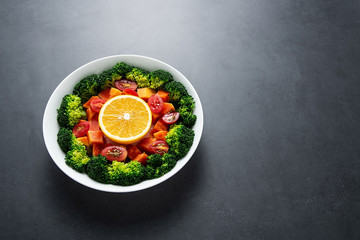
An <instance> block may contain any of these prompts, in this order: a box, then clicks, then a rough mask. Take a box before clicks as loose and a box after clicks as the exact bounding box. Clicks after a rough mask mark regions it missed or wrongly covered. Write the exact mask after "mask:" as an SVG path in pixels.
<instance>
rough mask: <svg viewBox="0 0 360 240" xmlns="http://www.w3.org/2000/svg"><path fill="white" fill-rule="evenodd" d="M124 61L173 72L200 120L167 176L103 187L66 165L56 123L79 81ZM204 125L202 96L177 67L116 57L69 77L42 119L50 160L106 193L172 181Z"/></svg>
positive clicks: (139, 59)
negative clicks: (63, 102) (188, 146)
mask: <svg viewBox="0 0 360 240" xmlns="http://www.w3.org/2000/svg"><path fill="white" fill-rule="evenodd" d="M121 61H123V62H126V63H128V64H130V65H134V66H138V67H141V68H144V69H146V70H149V71H154V70H157V69H163V70H165V71H168V72H170V73H171V74H172V75H173V77H174V79H175V80H176V81H179V82H181V83H183V84H184V86H185V87H186V89H187V90H188V92H189V94H190V95H191V96H192V97H193V98H194V100H195V105H196V107H195V110H194V114H196V115H197V121H196V123H195V125H194V127H193V130H194V131H195V138H194V143H193V145H192V147H191V149H190V151H189V152H188V154H187V155H186V156H185V157H184V158H182V159H180V160H179V161H178V162H177V164H176V166H175V167H174V168H173V169H172V170H171V171H170V172H169V173H167V174H165V175H164V176H162V177H160V178H157V179H152V180H146V181H143V182H141V183H139V184H136V185H133V186H116V185H111V184H102V183H98V182H96V181H94V180H92V179H90V178H89V177H88V176H87V175H86V174H82V173H78V172H76V171H75V170H73V169H72V168H70V167H69V166H67V165H66V164H65V160H64V158H65V154H64V153H63V152H62V150H61V149H60V147H59V145H58V143H57V133H58V131H59V125H58V123H57V109H58V108H59V106H60V104H61V100H62V98H63V97H64V96H65V95H66V94H69V93H72V90H73V88H74V86H75V84H76V83H77V82H79V81H80V80H81V79H82V78H84V77H86V76H87V75H90V74H93V73H95V74H100V73H101V72H103V71H105V70H107V69H110V68H111V67H113V66H114V65H115V64H116V63H118V62H121ZM203 124H204V119H203V110H202V106H201V102H200V99H199V96H198V94H197V93H196V91H195V89H194V87H193V86H192V85H191V83H190V82H189V80H187V79H186V77H185V76H184V75H182V74H181V73H180V72H179V71H177V70H176V69H175V68H173V67H171V66H170V65H168V64H166V63H164V62H161V61H159V60H156V59H153V58H149V57H144V56H138V55H116V56H110V57H105V58H101V59H98V60H95V61H92V62H90V63H87V64H85V65H83V66H81V67H79V68H78V69H76V70H75V71H74V72H72V73H71V74H70V75H68V76H67V77H66V78H65V79H64V80H63V81H62V82H61V83H60V84H59V85H58V87H57V88H56V89H55V90H54V92H53V93H52V95H51V97H50V99H49V101H48V103H47V105H46V108H45V112H44V117H43V135H44V140H45V145H46V148H47V150H48V152H49V154H50V156H51V158H52V159H53V161H54V162H55V164H56V165H57V166H58V167H59V168H60V169H61V170H62V171H63V172H64V173H65V174H66V175H68V176H69V177H70V178H72V179H73V180H75V181H77V182H78V183H80V184H83V185H85V186H87V187H90V188H93V189H96V190H101V191H106V192H132V191H138V190H142V189H146V188H149V187H152V186H155V185H157V184H159V183H161V182H163V181H165V180H166V179H168V178H170V177H171V176H173V175H174V174H175V173H177V172H178V171H179V170H180V169H181V168H182V167H184V165H185V164H186V163H187V162H188V161H189V160H190V158H191V156H192V155H193V154H194V152H195V150H196V148H197V146H198V144H199V142H200V138H201V134H202V130H203Z"/></svg>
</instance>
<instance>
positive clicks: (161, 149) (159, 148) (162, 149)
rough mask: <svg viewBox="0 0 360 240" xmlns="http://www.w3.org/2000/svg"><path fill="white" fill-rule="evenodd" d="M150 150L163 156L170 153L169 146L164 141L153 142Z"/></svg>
mask: <svg viewBox="0 0 360 240" xmlns="http://www.w3.org/2000/svg"><path fill="white" fill-rule="evenodd" d="M150 149H151V150H152V151H153V152H154V153H157V154H160V155H163V154H164V153H167V152H168V151H169V145H168V144H167V143H166V142H165V141H162V140H159V141H156V142H153V143H152V144H151V145H150Z"/></svg>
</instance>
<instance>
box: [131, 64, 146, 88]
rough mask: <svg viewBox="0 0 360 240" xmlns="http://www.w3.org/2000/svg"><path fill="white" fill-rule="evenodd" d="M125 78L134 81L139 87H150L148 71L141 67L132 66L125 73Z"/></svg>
mask: <svg viewBox="0 0 360 240" xmlns="http://www.w3.org/2000/svg"><path fill="white" fill-rule="evenodd" d="M126 78H127V79H129V80H132V81H135V82H136V83H137V85H138V87H140V88H144V87H150V76H149V72H148V71H146V70H143V69H141V68H136V67H134V68H133V69H132V70H131V71H130V72H128V73H127V74H126Z"/></svg>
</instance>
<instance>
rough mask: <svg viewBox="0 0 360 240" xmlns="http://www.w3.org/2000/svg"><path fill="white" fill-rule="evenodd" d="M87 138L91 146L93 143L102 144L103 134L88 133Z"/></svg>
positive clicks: (97, 132) (99, 132)
mask: <svg viewBox="0 0 360 240" xmlns="http://www.w3.org/2000/svg"><path fill="white" fill-rule="evenodd" d="M87 136H88V138H89V143H90V145H93V144H94V143H104V138H103V136H104V134H103V132H102V131H88V132H87Z"/></svg>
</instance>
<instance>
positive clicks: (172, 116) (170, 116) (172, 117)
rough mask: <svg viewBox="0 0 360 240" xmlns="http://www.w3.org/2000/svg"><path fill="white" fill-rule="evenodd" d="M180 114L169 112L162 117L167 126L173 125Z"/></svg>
mask: <svg viewBox="0 0 360 240" xmlns="http://www.w3.org/2000/svg"><path fill="white" fill-rule="evenodd" d="M179 116H180V113H178V112H168V113H165V114H164V116H162V120H163V121H164V122H165V123H167V124H173V123H175V122H176V121H177V120H178V119H179Z"/></svg>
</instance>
